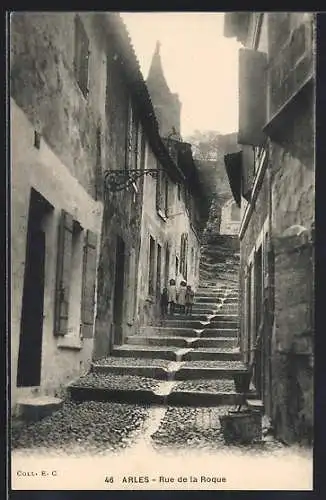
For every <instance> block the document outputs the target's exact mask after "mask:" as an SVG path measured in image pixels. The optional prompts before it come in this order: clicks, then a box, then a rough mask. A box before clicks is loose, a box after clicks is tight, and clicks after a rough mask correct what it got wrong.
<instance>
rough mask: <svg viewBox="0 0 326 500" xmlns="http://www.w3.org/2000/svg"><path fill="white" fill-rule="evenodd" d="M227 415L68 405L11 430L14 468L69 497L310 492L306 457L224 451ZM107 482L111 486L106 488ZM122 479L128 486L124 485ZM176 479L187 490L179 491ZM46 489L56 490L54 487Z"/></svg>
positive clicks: (271, 446) (265, 449)
mask: <svg viewBox="0 0 326 500" xmlns="http://www.w3.org/2000/svg"><path fill="white" fill-rule="evenodd" d="M233 408H234V407H233ZM229 409H230V407H226V406H220V407H215V408H193V407H178V408H176V407H169V406H168V407H164V406H158V407H155V406H152V407H150V408H148V407H145V406H139V405H131V404H119V403H101V402H84V403H79V404H78V403H72V402H69V403H65V404H64V406H63V407H62V409H61V410H59V411H57V412H55V413H54V414H53V415H51V416H50V417H47V418H44V419H43V420H42V421H40V422H37V423H32V424H29V425H27V426H26V424H25V425H23V426H22V425H21V424H19V423H17V422H15V423H14V425H13V427H12V447H13V450H12V464H13V466H14V468H16V469H17V468H18V470H21V469H22V468H23V467H24V466H25V467H26V464H27V463H28V464H29V467H30V468H33V465H32V464H33V463H35V464H36V465H34V469H35V468H36V467H40V464H41V466H42V468H47V469H48V470H53V468H55V469H57V470H59V473H60V474H61V477H62V478H63V479H61V481H60V486H59V488H60V489H65V487H63V483H62V481H65V482H66V483H65V484H66V485H67V488H68V489H69V488H70V489H107V488H108V487H109V488H110V487H111V489H112V487H113V488H114V489H125V488H127V489H185V488H186V489H237V488H238V489H239V487H240V489H290V490H295V489H299V490H302V489H307V488H308V489H309V488H310V485H311V484H312V453H311V451H309V450H304V449H303V450H301V449H298V448H294V447H293V448H289V447H285V446H283V445H282V444H281V443H278V442H276V441H275V440H273V439H272V438H270V437H265V438H264V441H263V442H262V443H259V444H253V445H250V446H230V445H226V444H225V443H224V441H223V438H222V436H221V433H220V428H219V419H218V417H219V415H221V414H225V413H226V412H227V411H228V410H229ZM27 457H28V461H26V458H27ZM100 459H103V460H100ZM71 460H73V462H72V461H71ZM75 460H78V462H75ZM71 467H73V474H71V472H70V470H71ZM90 471H92V474H89V472H90ZM76 473H77V474H76ZM107 475H109V477H110V475H111V478H113V479H112V481H113V483H114V485H112V484H110V485H109V486H108V485H107V484H106V483H105V479H106V477H107ZM126 477H128V478H129V479H130V478H132V480H131V483H130V480H129V479H128V484H126V483H123V480H124V478H126ZM139 477H140V478H147V479H146V480H147V482H148V484H147V485H146V484H139V482H141V481H143V482H144V481H145V480H144V479H140V480H138V479H137V478H139ZM181 477H182V478H186V481H187V484H186V485H183V484H182V485H181V486H180V484H179V483H178V481H179V480H180V478H181ZM222 477H223V478H225V481H226V483H225V484H223V485H222V484H221V483H220V481H221V478H222ZM134 478H136V479H134ZM191 478H192V479H191ZM195 480H196V481H198V483H199V484H197V483H196V484H194V483H193V481H195ZM53 481H54V480H53ZM134 482H136V483H137V484H134ZM21 484H22V483H21ZM42 484H43V487H44V484H45V483H42ZM48 484H49V486H48V488H50V489H52V488H54V489H55V488H56V486H55V484H56V483H55V482H53V485H54V486H51V485H52V483H50V482H49V483H48ZM20 487H22V486H20ZM43 487H42V486H41V485H39V483H38V486H35V488H36V489H40V488H41V489H43ZM23 489H24V488H23Z"/></svg>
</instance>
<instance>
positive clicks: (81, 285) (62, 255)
mask: <svg viewBox="0 0 326 500" xmlns="http://www.w3.org/2000/svg"><path fill="white" fill-rule="evenodd" d="M83 234H85V239H84V240H83V238H82V235H83ZM96 243H97V236H96V234H95V233H93V232H92V231H89V230H87V231H86V233H84V232H83V229H82V227H81V226H80V224H79V223H78V222H77V221H75V220H73V218H72V216H71V215H70V214H69V213H67V212H66V211H65V210H62V213H61V218H60V224H59V232H58V257H57V278H56V300H55V325H54V334H55V335H57V336H64V335H67V334H68V333H71V332H72V331H74V332H78V333H79V328H80V327H81V332H80V333H81V334H82V336H83V337H85V338H89V337H92V336H93V318H94V303H95V279H96Z"/></svg>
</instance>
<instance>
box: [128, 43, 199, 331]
mask: <svg viewBox="0 0 326 500" xmlns="http://www.w3.org/2000/svg"><path fill="white" fill-rule="evenodd" d="M159 49H160V44H159V42H158V43H157V46H156V49H155V52H154V55H153V59H152V63H151V66H150V70H149V75H148V78H147V81H146V82H147V85H148V90H149V93H150V96H151V101H152V103H153V106H154V109H155V113H156V114H157V121H158V127H159V133H160V136H161V137H162V139H163V141H164V144H165V145H166V147H167V149H168V151H169V155H170V156H171V157H172V159H173V160H174V166H173V168H162V165H161V164H160V163H159V162H158V160H157V158H156V157H155V155H154V154H153V151H152V150H151V148H148V154H147V156H146V168H148V169H155V168H156V165H158V168H159V169H160V172H159V175H158V176H157V178H155V177H153V176H146V178H145V180H144V193H143V199H144V204H143V218H142V239H141V252H140V255H141V257H140V282H139V288H138V293H137V303H138V315H139V317H138V320H139V324H143V325H145V324H148V323H151V322H155V321H156V320H157V318H158V317H159V315H160V309H159V303H160V294H161V292H162V289H163V287H165V286H167V285H168V282H169V280H170V279H175V280H176V283H177V284H180V282H181V281H182V280H185V281H186V282H187V283H188V284H190V285H191V286H192V287H193V288H194V289H196V287H197V284H198V275H199V258H200V240H199V238H200V233H201V229H202V223H203V220H205V217H207V208H208V207H207V206H206V204H205V194H204V189H203V186H202V184H201V182H200V179H199V176H198V172H197V168H196V165H195V163H194V160H193V157H192V150H191V145H190V144H188V143H186V142H183V141H182V139H181V136H180V111H181V105H180V103H179V101H178V98H177V97H176V96H175V94H171V92H170V90H169V88H168V85H167V83H166V80H165V76H164V73H163V66H162V61H161V57H160V50H159Z"/></svg>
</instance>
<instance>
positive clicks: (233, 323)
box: [163, 316, 239, 330]
mask: <svg viewBox="0 0 326 500" xmlns="http://www.w3.org/2000/svg"><path fill="white" fill-rule="evenodd" d="M238 324H239V322H238V320H231V319H226V316H225V319H223V318H222V317H214V318H212V319H211V320H208V319H206V320H200V321H198V320H193V319H189V320H178V319H167V320H165V321H164V327H163V328H188V329H194V330H198V329H203V328H237V327H238Z"/></svg>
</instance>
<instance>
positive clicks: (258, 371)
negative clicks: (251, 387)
mask: <svg viewBox="0 0 326 500" xmlns="http://www.w3.org/2000/svg"><path fill="white" fill-rule="evenodd" d="M255 288H256V290H255V339H254V341H255V343H256V340H257V338H258V335H259V330H260V328H261V321H262V313H263V259H262V247H261V246H260V247H259V249H258V250H257V253H256V256H255ZM261 346H262V342H261V341H260V342H258V345H256V362H255V367H254V384H255V387H256V391H257V394H258V397H259V398H261V396H262V348H261Z"/></svg>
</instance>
